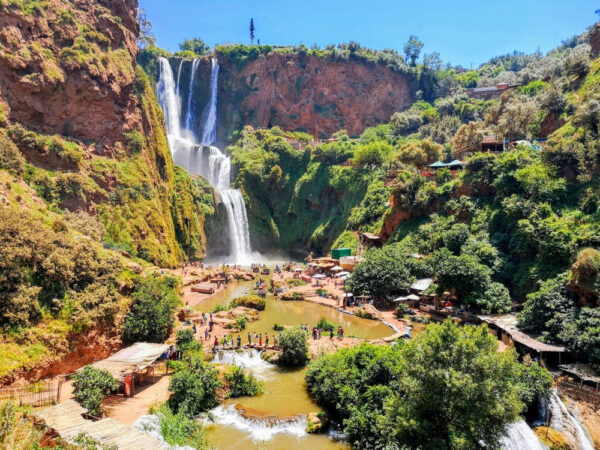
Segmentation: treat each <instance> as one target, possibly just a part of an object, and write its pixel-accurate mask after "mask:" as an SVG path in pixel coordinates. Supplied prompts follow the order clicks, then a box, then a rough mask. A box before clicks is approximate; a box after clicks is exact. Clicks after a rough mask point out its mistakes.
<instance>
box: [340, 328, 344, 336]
mask: <svg viewBox="0 0 600 450" xmlns="http://www.w3.org/2000/svg"><path fill="white" fill-rule="evenodd" d="M340 336H341V337H342V339H344V328H343V327H341V326H340Z"/></svg>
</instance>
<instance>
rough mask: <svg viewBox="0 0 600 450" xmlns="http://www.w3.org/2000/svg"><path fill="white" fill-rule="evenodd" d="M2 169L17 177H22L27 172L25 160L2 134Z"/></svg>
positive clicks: (0, 138) (0, 136) (0, 134)
mask: <svg viewBox="0 0 600 450" xmlns="http://www.w3.org/2000/svg"><path fill="white" fill-rule="evenodd" d="M0 169H4V170H7V171H9V172H11V173H13V174H15V175H22V174H23V171H24V170H25V158H23V155H21V152H20V151H19V149H18V148H17V146H16V145H15V144H14V142H12V141H11V140H10V139H9V138H8V137H7V136H6V135H5V134H4V133H0Z"/></svg>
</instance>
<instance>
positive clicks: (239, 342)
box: [237, 334, 242, 348]
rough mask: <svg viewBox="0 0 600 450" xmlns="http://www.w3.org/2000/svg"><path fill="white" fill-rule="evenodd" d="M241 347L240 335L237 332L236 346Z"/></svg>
mask: <svg viewBox="0 0 600 450" xmlns="http://www.w3.org/2000/svg"><path fill="white" fill-rule="evenodd" d="M241 347H242V336H241V335H239V334H238V337H237V348H241Z"/></svg>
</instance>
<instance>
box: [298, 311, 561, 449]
mask: <svg viewBox="0 0 600 450" xmlns="http://www.w3.org/2000/svg"><path fill="white" fill-rule="evenodd" d="M497 346H498V344H497V342H496V340H495V338H494V337H493V336H491V335H490V334H489V332H488V329H487V327H474V326H463V327H461V326H458V325H456V324H454V323H453V322H452V321H451V320H447V321H445V322H444V323H442V324H439V325H437V324H432V325H430V326H429V327H427V329H426V330H425V331H424V332H423V334H421V335H418V336H416V337H415V338H414V339H413V340H410V341H406V342H404V341H403V342H401V343H399V344H398V345H396V346H394V347H378V346H373V345H368V344H363V345H361V346H360V347H355V348H348V349H342V350H339V351H338V352H336V353H334V354H331V355H326V356H324V357H322V358H320V359H319V360H317V361H315V362H314V363H312V364H311V367H310V368H309V370H308V372H307V374H306V383H307V386H308V389H309V390H310V392H311V393H312V394H313V395H314V396H315V398H316V400H317V401H318V402H319V404H321V405H322V406H324V407H326V408H327V409H328V410H329V411H330V412H331V413H333V414H334V415H335V416H337V418H338V419H341V420H342V421H343V426H344V432H345V434H346V435H347V437H348V440H349V441H350V443H351V444H352V446H353V448H369V449H371V448H385V447H400V448H403V447H405V446H406V447H410V448H451V449H458V448H460V449H475V448H481V447H482V444H484V445H485V447H486V448H496V447H498V440H499V438H500V437H501V436H502V435H503V434H504V432H505V427H506V425H507V424H509V423H511V422H513V421H515V420H518V417H519V414H521V413H522V412H523V411H524V410H525V408H526V404H527V403H529V402H530V401H531V400H532V397H533V395H532V394H534V395H536V396H537V394H540V395H547V393H548V389H549V384H548V377H549V375H548V373H547V372H546V371H545V370H544V369H542V368H540V367H539V366H538V365H537V363H531V364H530V365H529V366H526V365H523V364H520V363H519V362H518V361H517V358H516V354H515V353H514V351H507V352H504V353H498V352H497ZM538 387H539V388H538ZM534 391H535V392H534Z"/></svg>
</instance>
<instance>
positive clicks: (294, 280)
mask: <svg viewBox="0 0 600 450" xmlns="http://www.w3.org/2000/svg"><path fill="white" fill-rule="evenodd" d="M286 284H287V285H288V286H289V287H296V286H306V281H304V280H301V279H300V278H290V279H289V280H287V281H286Z"/></svg>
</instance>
